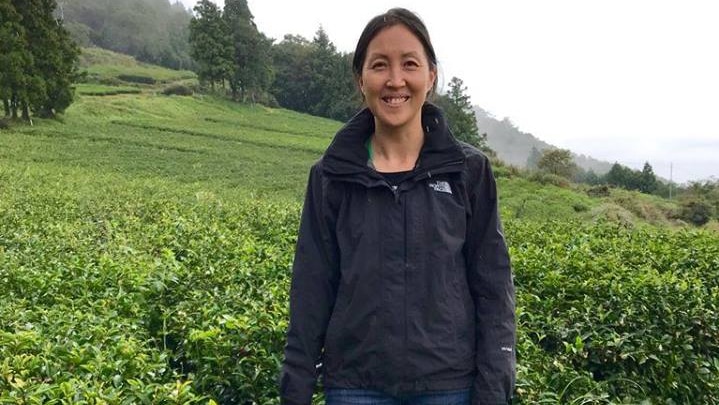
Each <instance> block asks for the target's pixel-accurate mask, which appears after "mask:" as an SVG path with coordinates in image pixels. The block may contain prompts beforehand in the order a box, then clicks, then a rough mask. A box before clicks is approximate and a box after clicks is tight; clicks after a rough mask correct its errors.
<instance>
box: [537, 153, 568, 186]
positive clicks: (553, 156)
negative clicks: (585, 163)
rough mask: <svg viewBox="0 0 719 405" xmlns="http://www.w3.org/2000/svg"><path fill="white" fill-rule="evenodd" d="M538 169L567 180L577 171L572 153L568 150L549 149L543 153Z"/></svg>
mask: <svg viewBox="0 0 719 405" xmlns="http://www.w3.org/2000/svg"><path fill="white" fill-rule="evenodd" d="M537 168H538V169H539V170H541V171H544V172H547V173H549V174H553V175H555V176H559V177H563V178H565V179H569V178H571V177H572V176H573V175H574V173H575V172H576V171H577V165H576V164H574V161H573V160H572V152H571V151H569V150H568V149H547V150H545V151H543V152H542V156H541V157H540V158H539V161H538V162H537Z"/></svg>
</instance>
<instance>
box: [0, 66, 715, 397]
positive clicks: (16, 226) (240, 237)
mask: <svg viewBox="0 0 719 405" xmlns="http://www.w3.org/2000/svg"><path fill="white" fill-rule="evenodd" d="M182 79H183V80H184V78H182ZM103 86H104V87H103ZM114 87H117V89H114ZM134 88H136V87H134V86H131V85H127V84H123V85H121V86H115V85H114V84H104V85H100V84H97V83H96V84H84V85H81V86H80V87H79V88H78V90H79V92H80V93H81V95H80V99H79V100H78V101H77V102H76V103H75V104H73V106H72V107H71V108H70V109H69V110H68V111H67V112H66V114H65V115H64V116H63V117H62V119H61V120H60V121H48V120H37V121H36V122H35V125H34V126H32V127H29V126H20V127H15V128H13V129H11V130H9V131H8V130H6V131H0V403H1V404H16V403H21V404H76V403H84V404H134V403H145V404H155V403H158V404H194V403H197V404H207V403H223V404H252V403H256V404H277V403H278V400H277V391H276V386H277V383H276V381H277V375H278V370H279V365H280V361H281V357H282V347H283V341H284V333H285V330H286V327H287V307H288V303H287V300H288V290H289V276H290V267H291V261H292V256H293V250H294V243H295V240H296V230H297V228H298V220H299V210H300V208H301V198H302V194H303V190H304V186H305V181H306V177H307V174H308V170H309V166H310V165H311V164H312V162H313V161H314V160H315V159H317V158H318V157H319V156H320V154H321V153H322V151H323V150H324V148H325V147H326V146H327V144H328V142H329V140H330V137H331V134H332V133H334V131H336V130H337V129H338V128H339V126H340V125H341V124H339V123H337V122H333V121H329V120H324V119H320V118H315V117H310V116H306V115H302V114H297V113H293V112H289V111H285V110H279V109H268V108H265V107H260V106H247V105H238V104H233V103H229V102H227V101H223V100H221V99H217V98H213V97H209V96H200V95H195V96H192V97H174V96H173V97H166V96H161V95H158V94H157V91H156V90H155V89H153V88H147V87H137V88H138V89H140V90H139V91H135V90H133V89H134ZM115 90H117V91H115ZM498 172H499V174H500V187H501V192H502V201H503V206H502V210H503V215H504V217H505V228H506V235H507V239H508V242H509V245H510V250H511V256H512V261H513V267H514V271H515V283H516V286H517V306H518V307H517V322H518V338H519V342H518V381H517V390H516V400H515V402H516V403H522V404H535V403H545V404H594V403H596V404H609V403H645V404H717V403H719V235H718V234H717V233H716V232H711V231H703V230H695V229H688V228H686V229H685V228H674V227H659V226H654V225H650V224H647V223H644V222H638V223H636V224H633V225H632V224H627V223H626V222H621V221H620V222H616V221H608V220H603V219H601V218H599V219H597V218H595V217H591V216H588V213H589V212H592V210H593V209H596V208H597V207H599V206H601V205H602V204H604V203H606V200H602V199H597V198H591V197H588V196H587V195H585V194H581V193H577V192H574V191H572V190H567V189H560V188H558V187H554V186H548V185H547V186H542V185H537V184H536V183H531V184H530V183H528V182H527V181H526V180H525V179H520V178H513V177H512V176H510V175H505V174H503V173H502V170H498ZM531 195H534V196H535V197H536V198H538V199H541V201H542V204H537V201H534V200H532V199H531V198H530V196H531ZM577 205H581V206H583V207H584V208H583V209H577V208H576V206H577ZM518 210H522V211H521V213H519V214H518ZM520 214H521V215H520ZM556 218H562V219H561V220H557V219H556ZM320 402H321V398H320V396H319V395H318V397H317V403H320Z"/></svg>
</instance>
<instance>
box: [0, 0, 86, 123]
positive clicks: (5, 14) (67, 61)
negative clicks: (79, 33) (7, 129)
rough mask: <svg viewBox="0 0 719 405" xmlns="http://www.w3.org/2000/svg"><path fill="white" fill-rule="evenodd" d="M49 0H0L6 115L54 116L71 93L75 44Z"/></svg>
mask: <svg viewBox="0 0 719 405" xmlns="http://www.w3.org/2000/svg"><path fill="white" fill-rule="evenodd" d="M54 9H55V1H54V0H0V67H2V68H1V69H0V99H2V101H3V109H4V112H5V117H10V118H13V119H17V118H18V114H20V115H21V116H22V118H24V119H25V120H26V121H29V122H32V121H31V118H30V116H31V111H32V112H33V113H34V114H37V115H40V116H53V115H55V113H57V112H62V111H64V110H65V108H67V107H68V106H69V105H70V103H72V99H73V91H72V87H71V84H72V82H73V81H74V80H75V79H76V76H77V62H78V57H79V54H80V50H79V49H78V47H77V45H75V43H74V42H73V41H72V39H71V38H70V34H69V33H68V31H67V30H66V29H65V27H64V25H63V22H62V21H61V20H58V19H56V18H55V16H54V14H53V11H54Z"/></svg>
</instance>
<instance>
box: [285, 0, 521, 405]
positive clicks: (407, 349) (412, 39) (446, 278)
mask: <svg viewBox="0 0 719 405" xmlns="http://www.w3.org/2000/svg"><path fill="white" fill-rule="evenodd" d="M353 70H354V73H355V75H356V78H357V83H358V86H359V89H360V91H361V93H362V95H363V98H364V101H365V104H366V108H365V109H364V110H362V111H361V112H359V113H358V114H357V115H356V116H355V117H353V118H352V119H351V120H350V121H349V122H348V123H347V124H346V125H345V126H344V127H343V128H342V129H340V130H339V132H338V133H337V134H336V136H335V138H334V140H333V141H332V143H331V144H330V146H329V147H328V149H327V151H326V152H325V154H324V156H323V157H322V159H320V160H319V161H318V162H317V163H316V164H315V165H314V166H313V167H312V169H311V172H310V177H309V183H308V186H307V194H306V199H305V204H304V208H303V213H302V219H301V224H300V231H299V238H298V242H297V251H296V254H295V261H294V265H293V274H292V287H291V293H290V326H289V330H288V332H287V345H286V347H285V360H284V362H283V368H282V376H281V381H280V391H281V398H282V403H283V404H301V405H307V404H310V402H311V397H312V393H313V390H314V387H315V384H316V380H317V377H318V375H319V374H322V376H323V385H324V388H325V396H326V399H327V404H329V405H333V404H334V405H339V404H350V403H362V404H405V403H406V404H469V403H472V404H496V403H507V402H508V401H509V399H510V397H511V394H512V390H513V386H514V373H515V372H514V368H515V367H514V366H515V353H514V341H515V325H514V287H513V284H512V276H511V270H510V264H509V256H508V254H507V248H506V244H505V241H504V236H503V235H502V230H501V224H500V221H499V215H498V211H497V194H496V186H495V181H494V178H493V175H492V172H491V169H490V166H489V161H488V159H487V158H486V156H485V155H483V154H482V153H481V152H480V151H478V150H477V149H476V148H474V147H472V146H469V145H467V144H464V143H460V142H458V141H457V140H455V138H454V137H453V136H452V134H451V133H450V131H449V129H448V127H447V123H446V122H445V120H444V117H443V115H442V112H441V111H440V110H439V109H438V108H437V107H435V106H433V105H432V104H430V103H428V102H427V97H428V95H430V94H431V92H432V91H433V89H434V87H435V85H436V82H437V58H436V56H435V53H434V49H433V47H432V44H431V42H430V40H429V35H428V33H427V30H426V28H425V26H424V24H423V23H422V21H421V20H419V18H418V17H417V16H416V15H414V14H413V13H412V12H410V11H407V10H404V9H392V10H389V11H388V12H386V13H385V14H382V15H379V16H377V17H375V18H373V19H372V20H371V21H370V22H369V23H368V24H367V26H366V27H365V29H364V31H363V33H362V35H361V37H360V39H359V41H358V43H357V49H356V51H355V54H354V61H353Z"/></svg>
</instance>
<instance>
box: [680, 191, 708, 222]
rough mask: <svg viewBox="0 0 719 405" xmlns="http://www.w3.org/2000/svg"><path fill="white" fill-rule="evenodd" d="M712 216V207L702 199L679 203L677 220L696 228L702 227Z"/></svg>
mask: <svg viewBox="0 0 719 405" xmlns="http://www.w3.org/2000/svg"><path fill="white" fill-rule="evenodd" d="M713 216H714V207H713V206H712V205H711V203H710V202H709V201H707V200H706V199H702V198H687V199H684V201H682V202H681V211H680V212H679V218H680V219H682V220H684V221H687V222H689V223H691V224H694V225H696V226H702V225H704V224H706V223H707V222H709V220H710V219H711V218H712V217H713Z"/></svg>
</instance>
